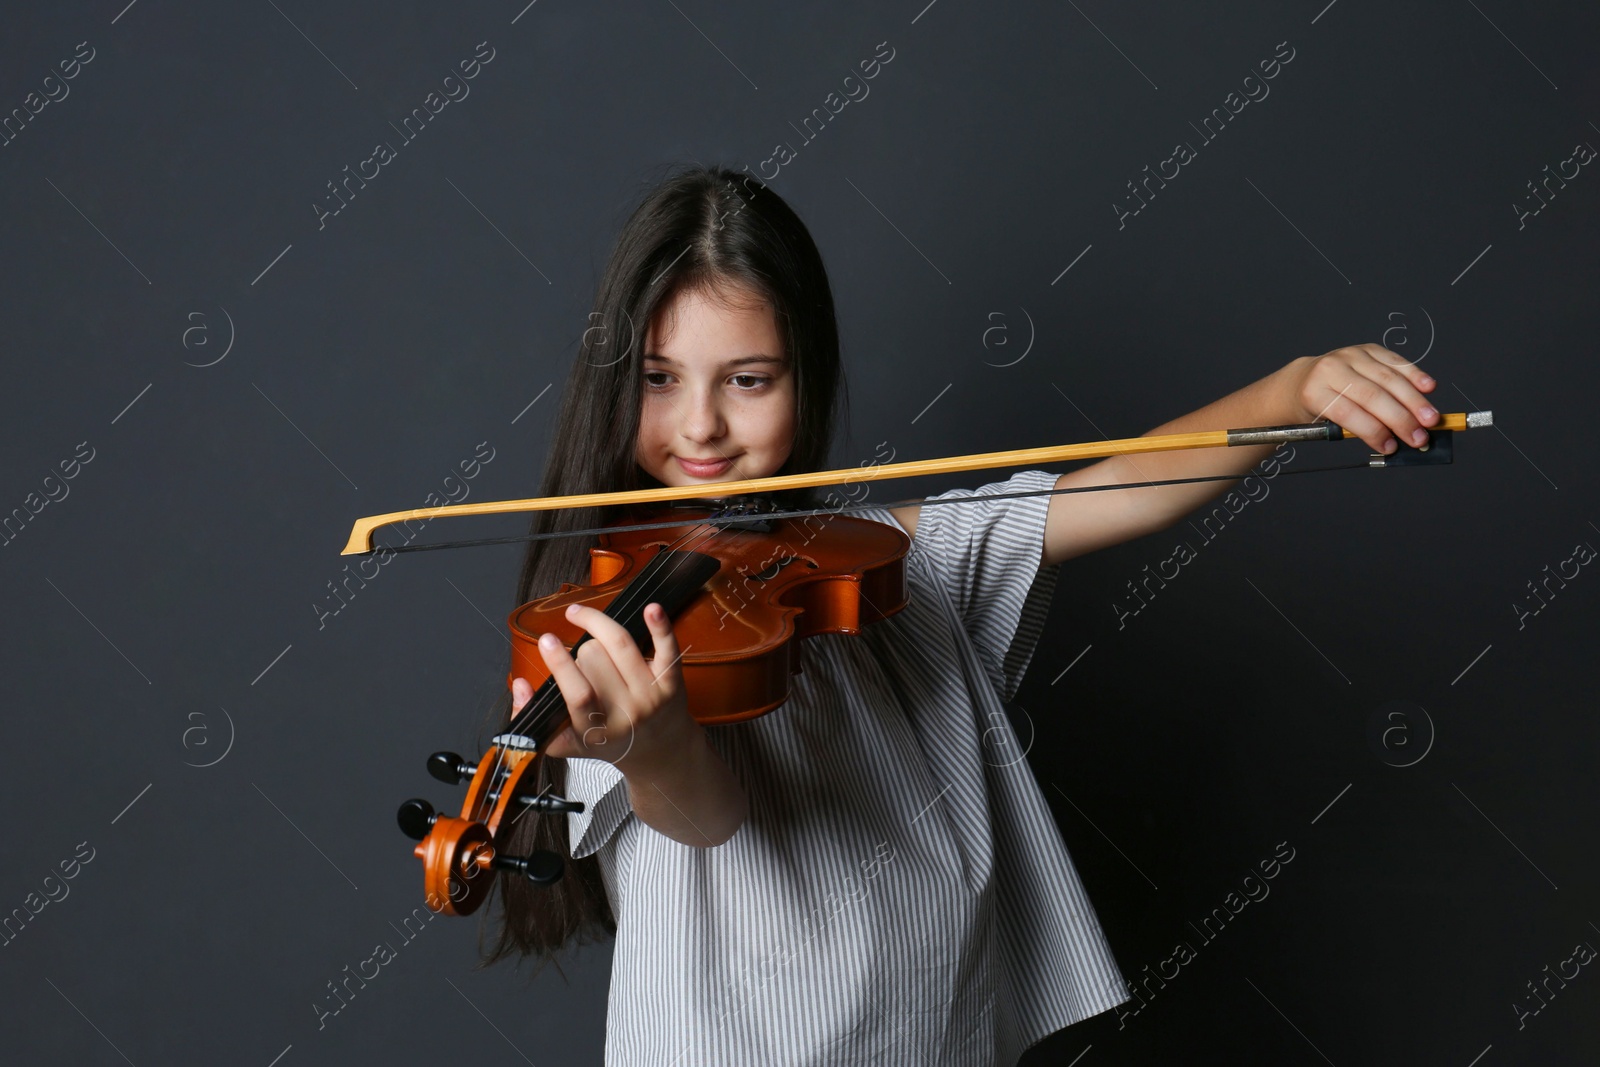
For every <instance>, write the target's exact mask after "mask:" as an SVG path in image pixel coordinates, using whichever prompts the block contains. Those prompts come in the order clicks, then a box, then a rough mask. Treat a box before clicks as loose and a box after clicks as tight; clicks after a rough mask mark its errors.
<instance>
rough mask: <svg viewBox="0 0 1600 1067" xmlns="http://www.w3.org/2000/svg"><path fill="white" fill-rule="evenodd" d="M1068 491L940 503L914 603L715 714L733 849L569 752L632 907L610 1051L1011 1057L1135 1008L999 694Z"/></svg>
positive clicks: (593, 829)
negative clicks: (773, 699)
mask: <svg viewBox="0 0 1600 1067" xmlns="http://www.w3.org/2000/svg"><path fill="white" fill-rule="evenodd" d="M1055 479H1056V475H1054V474H1049V473H1046V472H1044V471H1022V472H1020V473H1018V474H1016V475H1014V476H1012V477H1011V478H1010V479H1009V480H1007V481H1005V482H997V483H993V484H990V485H986V486H984V487H983V488H981V489H978V490H976V491H974V490H967V489H957V490H953V491H951V492H947V493H944V494H941V495H942V496H943V497H953V496H974V495H985V494H989V493H997V492H1016V491H1020V490H1029V489H1050V488H1053V487H1054V484H1055ZM1051 499H1052V498H1051V497H1048V496H1034V497H1021V498H1017V499H1011V500H996V501H992V502H981V503H970V504H956V505H940V506H934V507H925V508H923V509H922V510H921V512H920V513H919V517H918V521H917V532H916V537H915V538H914V539H913V542H912V550H911V552H910V554H909V555H908V556H907V559H906V575H907V586H908V593H909V601H910V602H909V603H908V605H907V606H906V607H905V609H904V610H902V611H901V612H900V613H898V614H897V615H894V616H892V617H890V618H888V619H886V620H884V621H882V622H877V623H873V624H872V625H870V626H868V627H866V628H865V629H864V630H863V631H862V633H861V634H859V635H856V636H845V635H829V634H822V635H818V636H815V637H809V638H806V639H805V640H803V641H801V642H799V645H798V648H799V657H800V662H801V665H802V670H801V672H800V673H799V674H797V675H794V676H792V679H791V685H792V687H793V689H792V692H791V695H790V698H789V700H788V701H787V703H785V704H784V705H783V706H782V707H780V708H778V709H777V710H776V711H773V712H771V713H769V714H767V715H764V716H761V717H760V718H757V719H753V720H750V721H749V722H744V723H738V724H734V725H728V726H717V727H709V728H708V729H707V734H708V736H709V737H710V739H711V743H712V745H713V746H714V747H715V748H716V750H717V751H718V752H719V753H720V754H721V755H722V757H723V758H724V759H725V760H726V761H727V763H728V765H729V767H731V768H732V770H733V772H734V773H735V774H736V775H737V776H738V778H739V780H740V781H741V782H742V783H743V785H744V788H745V791H746V793H747V794H748V796H749V800H750V813H749V817H748V818H747V819H746V821H745V823H744V825H743V826H741V827H740V829H739V831H738V832H737V833H736V834H734V836H733V837H732V838H730V839H729V840H728V841H726V842H725V843H723V844H721V845H718V846H716V847H715V848H698V847H694V846H691V845H684V844H680V843H678V842H676V841H673V840H672V839H670V838H668V837H666V836H664V835H662V834H660V833H657V832H656V831H655V830H654V829H652V828H651V827H649V826H646V825H645V824H643V823H642V822H640V821H639V820H638V819H637V818H634V817H633V816H632V812H631V810H630V808H629V802H628V789H627V786H626V784H625V783H624V780H623V778H622V775H621V774H620V772H618V771H617V770H616V768H615V767H613V766H612V765H611V764H609V763H606V762H604V761H601V760H593V759H574V760H571V761H569V766H568V790H567V791H568V795H569V796H570V797H572V798H573V799H575V800H582V801H584V802H585V804H586V808H585V810H584V812H582V813H581V814H576V815H569V816H568V819H569V831H570V839H571V845H572V853H573V855H574V856H587V855H590V854H598V856H599V859H600V864H601V871H602V873H603V875H604V878H605V884H606V892H607V894H608V896H609V898H610V900H611V905H612V910H613V912H614V914H615V915H616V917H617V939H616V946H615V951H614V953H613V958H612V972H611V993H610V1000H609V1004H608V1008H607V1016H606V1063H607V1064H608V1065H617V1067H623V1065H626V1067H633V1065H650V1067H660V1065H668V1064H677V1065H683V1067H689V1065H696V1067H698V1065H702V1064H706V1065H713V1064H714V1065H723V1064H728V1065H739V1067H750V1065H754V1064H828V1065H847V1064H863V1065H864V1064H872V1065H879V1064H885V1063H917V1064H938V1065H948V1067H955V1065H973V1067H978V1065H984V1067H987V1065H990V1064H1012V1063H1015V1062H1016V1060H1017V1058H1018V1056H1020V1055H1021V1053H1022V1051H1023V1050H1024V1049H1025V1048H1027V1047H1028V1046H1029V1045H1031V1044H1033V1043H1035V1042H1037V1041H1039V1040H1040V1039H1042V1038H1043V1037H1045V1036H1046V1035H1048V1034H1050V1033H1052V1032H1054V1031H1056V1030H1059V1029H1061V1028H1063V1027H1065V1026H1069V1025H1071V1024H1072V1023H1075V1022H1077V1021H1079V1020H1081V1019H1084V1018H1087V1017H1089V1016H1091V1015H1095V1014H1097V1013H1099V1012H1103V1011H1106V1010H1108V1009H1110V1008H1112V1007H1115V1006H1116V1005H1118V1004H1121V1003H1123V1002H1125V1001H1127V1000H1128V999H1129V995H1128V993H1127V992H1126V988H1125V985H1124V982H1123V978H1122V975H1121V973H1120V972H1119V970H1118V968H1117V963H1116V960H1115V958H1114V957H1113V956H1112V954H1111V950H1110V947H1109V946H1108V944H1107V943H1106V938H1105V934H1104V932H1103V931H1102V930H1101V928H1100V924H1099V921H1098V920H1097V918H1096V916H1095V913H1094V908H1093V906H1092V905H1091V904H1090V902H1089V899H1088V896H1087V895H1086V894H1085V892H1084V889H1083V885H1082V883H1081V882H1080V880H1079V878H1078V874H1077V871H1076V870H1075V869H1074V868H1073V864H1072V860H1071V858H1070V857H1069V856H1068V854H1067V850H1066V847H1065V846H1064V845H1063V843H1062V840H1061V835H1060V833H1059V831H1058V830H1057V828H1056V825H1055V822H1054V820H1053V818H1052V816H1051V813H1050V809H1049V808H1048V806H1047V805H1046V803H1045V800H1044V796H1043V794H1042V793H1041V792H1040V790H1039V786H1038V783H1037V782H1036V781H1035V780H1034V777H1033V773H1032V771H1031V770H1030V769H1029V767H1028V764H1027V761H1026V760H1025V759H1024V758H1023V750H1022V748H1021V747H1020V746H1019V745H1018V742H1017V738H1016V736H1015V734H1014V733H1013V731H1012V728H1011V725H1010V722H1009V720H1008V719H1007V717H1006V714H1005V712H1004V710H1003V709H1002V707H1001V702H1002V701H1005V700H1010V699H1011V697H1012V695H1013V694H1014V693H1015V692H1016V689H1017V686H1018V684H1019V683H1020V682H1021V679H1022V675H1023V672H1024V671H1025V670H1026V669H1027V666H1028V661H1029V660H1030V659H1031V658H1032V655H1033V648H1034V645H1035V643H1036V642H1037V641H1038V638H1039V633H1040V631H1041V630H1042V628H1043V626H1044V621H1045V616H1046V613H1047V610H1048V607H1049V602H1050V595H1051V592H1052V591H1053V589H1054V586H1055V580H1056V575H1057V571H1058V570H1059V566H1056V565H1052V566H1050V567H1044V568H1040V567H1039V561H1040V559H1042V558H1043V545H1044V529H1045V516H1046V513H1047V511H1048V509H1049V505H1050V501H1051ZM852 514H855V515H859V516H861V517H864V518H869V519H874V520H876V521H878V522H884V523H889V524H892V525H894V526H895V527H896V528H900V527H899V524H898V523H897V522H895V519H894V517H893V515H892V514H891V513H890V512H888V511H887V510H885V509H882V508H877V509H872V510H867V511H861V512H854V513H852Z"/></svg>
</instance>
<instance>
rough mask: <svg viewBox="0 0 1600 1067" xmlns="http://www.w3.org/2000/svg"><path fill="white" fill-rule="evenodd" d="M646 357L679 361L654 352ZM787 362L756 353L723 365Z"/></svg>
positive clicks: (673, 361) (663, 361)
mask: <svg viewBox="0 0 1600 1067" xmlns="http://www.w3.org/2000/svg"><path fill="white" fill-rule="evenodd" d="M644 358H645V359H653V360H655V361H656V362H658V363H670V364H672V365H674V366H676V365H677V362H678V361H677V360H675V359H673V358H672V357H671V356H662V355H656V354H654V353H650V354H647V355H646V356H645V357H644ZM785 362H787V361H786V360H782V359H779V358H778V357H777V356H763V355H756V356H741V357H739V358H738V359H730V360H728V361H727V362H726V363H723V364H722V366H724V367H743V366H745V365H747V364H750V363H780V364H781V363H785Z"/></svg>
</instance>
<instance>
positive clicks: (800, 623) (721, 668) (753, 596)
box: [507, 509, 911, 725]
mask: <svg viewBox="0 0 1600 1067" xmlns="http://www.w3.org/2000/svg"><path fill="white" fill-rule="evenodd" d="M699 510H702V511H706V513H708V514H709V509H699ZM652 519H656V521H659V517H657V516H651V517H647V518H645V519H643V520H641V521H652ZM764 525H766V526H767V527H768V529H766V530H762V531H749V530H742V529H739V528H737V527H732V528H730V527H723V528H721V529H715V528H713V527H708V526H697V525H696V524H695V523H694V522H693V521H686V522H685V524H684V525H683V526H681V527H667V528H664V529H655V530H628V531H624V532H618V533H608V534H602V535H601V536H600V539H599V540H600V544H599V546H598V547H596V548H593V549H591V550H590V564H589V576H590V584H589V585H586V586H580V585H570V584H569V585H563V586H562V587H561V588H560V589H559V590H557V591H556V592H554V593H551V594H550V595H548V596H545V597H541V598H539V599H538V600H534V601H530V602H529V603H527V604H524V605H522V606H521V607H519V608H518V609H517V610H516V611H514V612H512V613H511V618H510V626H511V644H512V654H511V672H510V674H509V676H508V678H507V684H510V679H511V678H526V679H528V681H529V682H531V683H532V684H533V686H534V688H535V689H537V688H538V687H539V686H540V684H541V683H542V682H543V681H544V680H545V679H547V678H548V677H549V674H550V671H549V669H548V668H547V667H546V666H545V664H544V659H543V657H542V656H540V654H539V649H538V640H539V636H540V635H541V634H544V633H553V634H555V635H556V636H557V637H558V638H560V639H561V642H562V643H563V644H565V645H566V646H567V647H569V648H571V647H572V646H573V645H574V644H575V643H576V642H577V641H578V640H579V638H581V637H583V636H584V631H583V630H581V629H579V628H578V627H577V626H574V625H573V624H572V623H570V622H568V621H567V618H566V614H565V613H566V608H567V605H569V604H574V603H577V604H587V605H589V606H591V607H596V608H602V609H604V608H605V607H607V606H608V605H610V604H611V603H612V602H613V600H614V599H615V598H616V597H617V595H618V594H619V593H620V592H621V591H622V590H623V589H625V588H626V587H627V586H628V585H629V584H630V583H631V582H633V581H634V580H635V579H636V578H637V577H638V576H639V575H640V573H641V571H642V570H643V569H644V567H645V565H646V564H647V563H648V562H649V561H650V560H651V559H652V558H654V557H655V556H656V555H657V554H658V553H660V552H661V551H663V550H665V549H672V548H674V547H676V546H679V545H683V544H691V545H697V544H699V543H700V542H701V541H702V540H703V539H705V538H708V537H709V540H704V546H705V547H703V548H701V547H695V548H693V549H691V551H695V552H704V553H706V554H708V555H713V556H715V557H716V558H717V559H718V560H720V561H721V567H720V568H719V569H718V571H717V573H716V576H715V577H713V578H712V579H711V580H710V581H708V582H706V583H705V586H704V591H703V593H702V594H701V595H700V596H699V597H698V598H696V599H695V600H693V601H692V602H690V604H689V605H688V607H687V608H686V609H685V610H684V611H683V612H681V613H680V614H678V615H676V616H675V617H674V618H673V621H672V626H673V632H674V634H676V636H677V641H678V647H679V648H681V649H682V650H683V654H682V657H681V659H680V661H679V663H680V666H681V667H682V669H683V684H684V691H685V693H686V694H687V696H688V700H689V712H690V714H691V715H693V716H694V718H695V720H696V721H698V722H700V723H703V724H706V725H714V724H720V723H730V722H741V721H743V720H745V719H752V718H755V717H756V716H758V715H763V714H765V713H767V712H769V711H771V710H773V709H774V708H776V707H778V706H779V705H781V704H782V703H783V702H784V701H785V700H787V699H788V696H789V677H790V675H791V674H795V673H798V672H799V670H800V663H799V658H798V656H797V655H796V650H795V641H797V640H799V639H802V638H806V637H810V636H812V635H813V634H820V633H832V634H857V633H860V632H861V628H862V627H863V626H867V625H870V624H871V623H874V622H877V621H878V620H880V619H884V618H887V617H888V616H890V615H893V614H895V613H896V612H898V611H899V610H901V609H902V608H904V607H905V605H906V582H905V566H904V560H905V555H906V552H907V551H908V550H909V549H910V546H911V541H910V539H909V538H907V537H906V535H905V534H904V533H902V532H901V531H900V530H898V529H896V528H895V527H893V526H889V525H887V524H885V523H881V522H873V521H871V520H869V519H856V518H849V517H847V516H842V515H835V516H831V517H830V519H829V521H828V522H827V523H826V524H825V525H824V526H823V527H822V529H821V530H820V531H819V530H815V529H812V528H810V527H809V526H808V525H807V524H806V523H804V522H802V521H801V520H798V519H774V520H769V521H767V522H766V523H765V524H764ZM714 529H715V533H714V536H712V533H713V530H714ZM640 606H641V607H642V606H643V605H642V604H641V605H640ZM643 644H644V645H645V654H646V656H647V657H648V656H649V655H651V654H652V650H651V649H650V648H649V647H648V645H649V639H648V636H647V637H646V639H645V641H644V642H643ZM532 704H533V702H532V701H529V706H532Z"/></svg>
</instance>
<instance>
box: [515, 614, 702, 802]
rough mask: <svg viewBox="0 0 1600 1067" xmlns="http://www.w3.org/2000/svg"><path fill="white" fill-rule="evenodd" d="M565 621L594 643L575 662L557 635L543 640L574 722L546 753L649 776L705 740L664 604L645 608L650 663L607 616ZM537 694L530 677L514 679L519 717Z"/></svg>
mask: <svg viewBox="0 0 1600 1067" xmlns="http://www.w3.org/2000/svg"><path fill="white" fill-rule="evenodd" d="M567 619H568V621H570V622H572V623H573V624H575V625H577V626H579V627H581V628H582V629H584V630H585V631H587V632H588V633H589V635H590V638H591V639H590V640H588V641H585V642H584V643H583V645H582V646H581V647H580V648H579V649H578V654H577V658H576V659H574V658H573V656H572V654H571V653H570V652H569V651H568V650H567V649H566V647H565V646H564V645H563V644H562V643H561V642H560V641H559V640H558V639H557V638H556V637H555V635H553V634H545V635H543V636H542V637H541V638H540V640H539V653H540V655H541V656H543V657H544V662H545V665H546V666H547V667H549V668H550V673H551V676H552V677H553V678H554V679H555V681H556V685H557V686H558V687H559V688H560V690H561V695H562V697H563V698H564V699H565V701H566V705H567V710H568V713H569V717H570V719H571V722H570V724H569V726H570V728H569V729H565V730H562V731H561V732H560V733H558V734H557V735H556V736H555V737H554V738H553V739H552V740H551V742H550V743H549V745H547V746H546V748H545V754H546V755H548V756H556V757H560V758H569V757H573V756H586V757H589V758H592V759H602V760H605V761H606V762H608V763H612V764H616V765H618V766H619V769H622V770H624V771H636V770H647V769H649V768H653V767H656V766H659V765H661V764H662V763H663V762H671V761H672V759H673V757H674V755H681V754H682V753H683V752H684V751H685V750H686V749H687V748H688V747H689V746H690V745H692V744H693V743H694V742H695V741H697V740H698V739H699V735H700V733H701V727H700V725H699V723H697V722H695V721H694V719H693V718H692V717H691V716H690V715H689V704H688V699H687V697H686V696H685V693H684V687H683V670H682V668H681V667H680V666H679V659H680V655H679V652H678V642H677V638H676V636H675V635H674V634H673V631H672V622H671V620H669V619H668V618H667V613H666V612H665V611H664V610H663V609H662V607H661V605H659V604H655V603H652V604H647V605H646V606H645V609H644V621H645V625H647V626H648V627H649V628H650V638H651V640H652V642H653V643H654V645H655V655H654V657H652V658H651V659H650V660H649V661H646V660H645V658H644V654H643V653H642V652H640V650H639V646H638V645H637V644H636V643H635V642H634V640H633V637H632V636H631V635H630V634H629V633H628V631H627V630H625V629H624V628H623V626H622V624H621V623H619V622H617V621H616V620H615V619H613V618H611V617H610V616H608V615H606V614H605V613H604V612H602V611H600V610H598V609H596V608H592V607H589V606H587V605H583V604H570V605H568V607H567ZM532 696H533V686H532V685H530V684H529V682H528V681H527V679H525V678H517V679H515V680H513V682H512V684H511V698H512V703H513V704H514V705H515V708H516V710H517V711H518V712H520V711H521V710H522V708H523V706H524V705H526V704H527V702H528V701H529V699H531V697H532ZM624 759H626V760H627V763H626V764H623V760H624Z"/></svg>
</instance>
